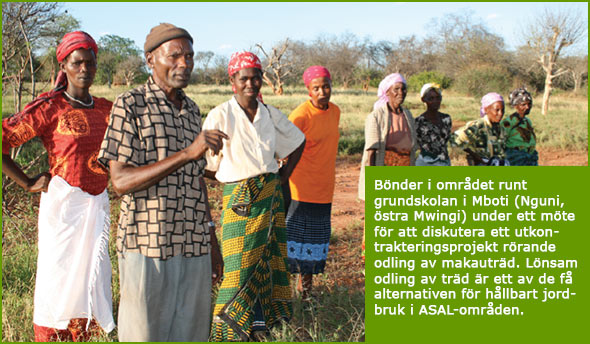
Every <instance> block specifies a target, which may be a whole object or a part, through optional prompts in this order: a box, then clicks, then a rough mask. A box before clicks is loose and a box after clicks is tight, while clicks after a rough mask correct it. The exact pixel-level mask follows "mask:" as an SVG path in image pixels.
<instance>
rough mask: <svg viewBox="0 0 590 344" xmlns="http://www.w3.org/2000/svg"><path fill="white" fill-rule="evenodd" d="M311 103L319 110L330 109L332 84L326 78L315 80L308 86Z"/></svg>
mask: <svg viewBox="0 0 590 344" xmlns="http://www.w3.org/2000/svg"><path fill="white" fill-rule="evenodd" d="M307 89H308V90H309V96H310V97H311V103H312V104H313V106H315V107H316V108H318V109H322V110H325V109H327V108H328V104H329V102H330V96H331V95H332V82H331V81H330V79H328V78H326V77H321V78H315V79H313V80H311V82H310V83H309V85H308V86H307Z"/></svg>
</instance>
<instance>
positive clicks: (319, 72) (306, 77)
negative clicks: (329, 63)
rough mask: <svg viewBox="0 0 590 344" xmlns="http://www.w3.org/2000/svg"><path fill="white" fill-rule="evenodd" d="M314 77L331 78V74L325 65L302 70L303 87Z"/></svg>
mask: <svg viewBox="0 0 590 344" xmlns="http://www.w3.org/2000/svg"><path fill="white" fill-rule="evenodd" d="M316 78H328V79H330V80H332V76H331V75H330V72H329V71H328V69H327V68H326V67H322V66H311V67H309V68H307V69H306V70H305V72H303V82H304V83H305V87H307V86H309V84H310V83H311V81H312V80H313V79H316Z"/></svg>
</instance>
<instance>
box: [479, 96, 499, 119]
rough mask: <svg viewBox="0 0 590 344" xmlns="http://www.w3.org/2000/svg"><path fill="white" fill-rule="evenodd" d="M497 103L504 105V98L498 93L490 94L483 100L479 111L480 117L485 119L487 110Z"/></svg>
mask: <svg viewBox="0 0 590 344" xmlns="http://www.w3.org/2000/svg"><path fill="white" fill-rule="evenodd" d="M495 102H502V104H504V98H502V96H501V95H499V94H498V93H496V92H490V93H488V94H486V95H485V96H483V97H482V98H481V108H480V109H479V115H480V116H481V117H484V116H485V115H486V108H487V107H488V106H490V105H492V104H494V103H495Z"/></svg>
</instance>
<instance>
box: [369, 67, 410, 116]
mask: <svg viewBox="0 0 590 344" xmlns="http://www.w3.org/2000/svg"><path fill="white" fill-rule="evenodd" d="M398 82H401V83H402V84H404V85H407V83H406V79H404V77H403V76H402V75H401V74H400V73H393V74H389V75H388V76H386V77H385V79H383V80H381V82H380V83H379V90H378V91H377V97H379V99H377V101H376V102H375V104H374V105H373V110H377V109H378V108H380V107H382V106H383V105H385V104H387V102H388V101H389V98H388V97H387V91H389V89H390V88H391V86H393V85H395V84H396V83H398Z"/></svg>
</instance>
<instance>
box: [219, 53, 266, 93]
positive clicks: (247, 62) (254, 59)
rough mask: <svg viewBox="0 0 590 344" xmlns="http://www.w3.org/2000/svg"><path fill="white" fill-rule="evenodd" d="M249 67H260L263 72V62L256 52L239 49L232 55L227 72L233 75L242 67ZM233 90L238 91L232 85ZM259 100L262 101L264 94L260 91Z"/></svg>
mask: <svg viewBox="0 0 590 344" xmlns="http://www.w3.org/2000/svg"><path fill="white" fill-rule="evenodd" d="M247 68H258V69H259V70H260V73H262V63H260V59H259V58H258V56H256V55H255V54H253V53H251V52H249V51H239V52H235V53H233V54H232V55H231V58H230V59H229V64H228V66H227V74H229V76H232V75H234V74H236V73H237V72H239V71H241V70H242V69H247ZM232 91H233V92H234V93H236V88H235V86H233V85H232ZM257 98H258V100H260V101H261V102H262V94H261V93H260V92H258V97H257Z"/></svg>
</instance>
